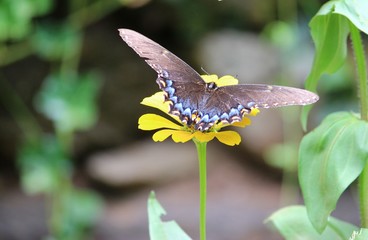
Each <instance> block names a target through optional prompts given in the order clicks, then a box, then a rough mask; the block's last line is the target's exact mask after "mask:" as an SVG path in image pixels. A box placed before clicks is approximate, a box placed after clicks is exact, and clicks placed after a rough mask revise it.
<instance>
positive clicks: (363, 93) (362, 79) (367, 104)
mask: <svg viewBox="0 0 368 240" xmlns="http://www.w3.org/2000/svg"><path fill="white" fill-rule="evenodd" d="M350 36H351V40H352V44H353V51H354V55H355V60H356V64H357V68H358V79H359V96H360V114H361V119H362V120H364V121H368V93H367V69H366V61H365V57H364V48H363V43H362V39H361V36H360V32H359V30H358V29H357V28H356V27H355V26H354V24H352V23H350Z"/></svg>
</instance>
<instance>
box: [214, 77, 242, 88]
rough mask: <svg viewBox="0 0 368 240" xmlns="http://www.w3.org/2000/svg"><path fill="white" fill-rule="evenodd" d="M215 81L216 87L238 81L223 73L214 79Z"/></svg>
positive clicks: (233, 83)
mask: <svg viewBox="0 0 368 240" xmlns="http://www.w3.org/2000/svg"><path fill="white" fill-rule="evenodd" d="M215 83H216V85H217V86H218V87H223V86H229V85H237V84H238V83H239V81H238V79H236V78H235V77H233V76H231V75H225V76H222V77H220V78H219V79H218V80H217V81H215Z"/></svg>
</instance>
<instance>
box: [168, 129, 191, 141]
mask: <svg viewBox="0 0 368 240" xmlns="http://www.w3.org/2000/svg"><path fill="white" fill-rule="evenodd" d="M171 138H172V139H173V140H174V142H176V143H178V142H181V143H185V142H188V141H189V140H190V139H192V138H193V134H192V133H191V132H186V131H175V132H173V134H172V136H171Z"/></svg>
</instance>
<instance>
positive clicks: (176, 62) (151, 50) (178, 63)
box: [119, 29, 318, 131]
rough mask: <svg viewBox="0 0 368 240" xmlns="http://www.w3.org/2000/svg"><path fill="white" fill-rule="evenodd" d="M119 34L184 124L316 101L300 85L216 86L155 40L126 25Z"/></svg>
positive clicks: (202, 126)
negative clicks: (147, 68) (154, 77)
mask: <svg viewBox="0 0 368 240" xmlns="http://www.w3.org/2000/svg"><path fill="white" fill-rule="evenodd" d="M119 33H120V36H121V38H122V39H123V40H124V41H125V42H126V43H127V44H128V45H129V46H130V47H131V48H132V49H133V50H134V51H135V52H136V53H137V54H138V55H139V56H140V57H141V58H143V59H144V60H145V61H146V62H147V63H148V65H150V66H151V67H152V68H153V69H154V70H155V71H156V72H157V74H158V78H157V80H156V82H157V84H158V85H159V87H160V89H162V90H163V91H164V92H165V93H166V94H165V96H166V101H170V102H171V108H170V113H171V114H175V115H177V116H179V117H180V119H181V121H183V122H184V123H185V124H187V125H191V126H193V127H194V128H195V129H197V130H200V131H206V130H208V129H209V128H210V127H211V126H213V125H214V124H215V123H217V122H219V121H222V122H224V123H229V124H232V123H234V122H238V121H241V119H242V118H243V116H244V115H245V114H246V113H249V112H250V111H251V109H252V108H275V107H284V106H291V105H307V104H312V103H315V102H316V101H318V95H316V94H314V93H312V92H310V91H307V90H304V89H299V88H292V87H284V86H275V85H266V84H238V85H230V86H222V87H218V86H217V85H216V84H215V83H206V82H205V81H204V80H203V79H202V78H201V76H200V75H199V74H198V73H197V72H196V71H195V70H194V69H193V68H191V67H190V66H189V65H188V64H187V63H185V62H184V61H183V60H181V59H180V58H178V57H177V56H175V55H174V54H173V53H171V52H169V51H168V50H166V49H165V48H164V47H162V46H160V45H159V44H158V43H156V42H154V41H152V40H151V39H149V38H147V37H145V36H143V35H142V34H140V33H137V32H135V31H133V30H129V29H119Z"/></svg>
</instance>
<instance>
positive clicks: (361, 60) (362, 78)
mask: <svg viewBox="0 0 368 240" xmlns="http://www.w3.org/2000/svg"><path fill="white" fill-rule="evenodd" d="M350 34H351V40H352V44H353V51H354V55H355V59H356V64H357V68H358V79H359V96H360V116H361V119H362V120H364V121H368V93H367V80H368V79H367V69H366V60H365V57H364V48H363V43H362V39H361V36H360V32H359V30H358V29H357V28H356V27H355V26H354V24H352V23H350ZM358 186H359V205H360V206H359V207H360V219H361V227H362V228H368V191H367V188H368V163H367V164H366V166H365V167H364V170H363V172H362V173H361V174H360V176H359V180H358Z"/></svg>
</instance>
